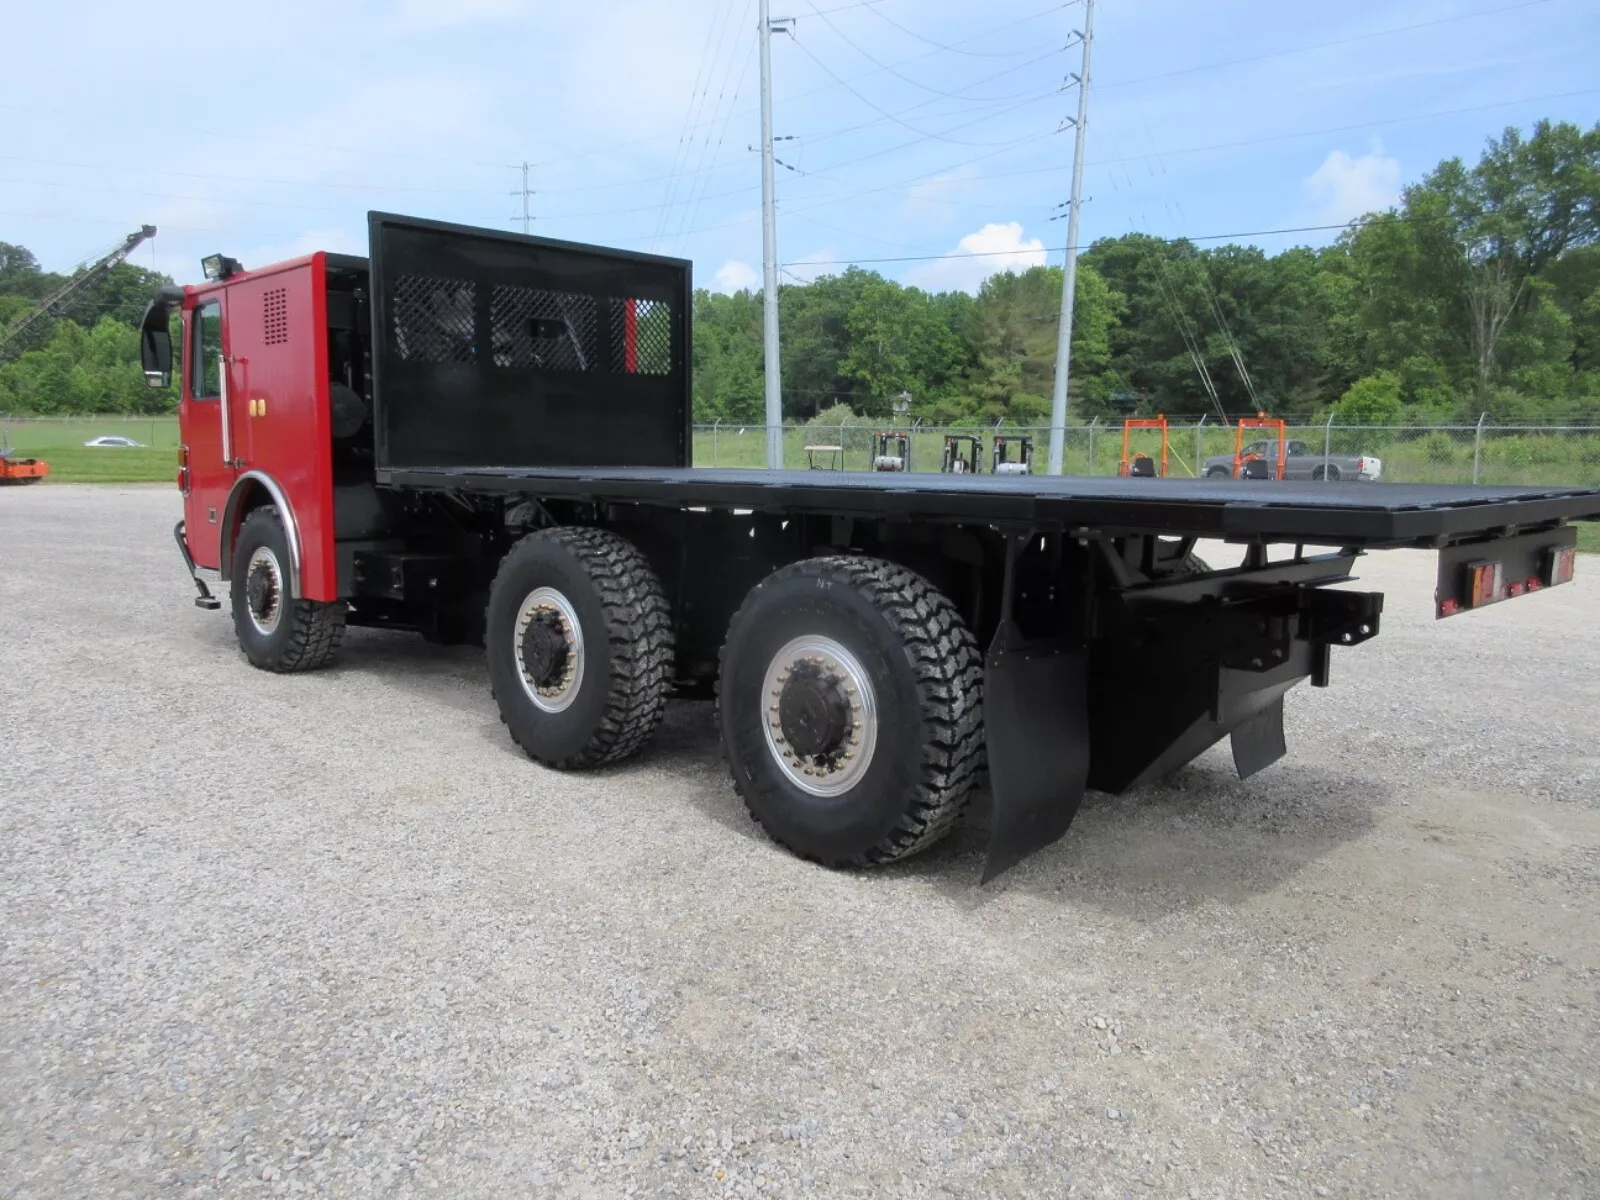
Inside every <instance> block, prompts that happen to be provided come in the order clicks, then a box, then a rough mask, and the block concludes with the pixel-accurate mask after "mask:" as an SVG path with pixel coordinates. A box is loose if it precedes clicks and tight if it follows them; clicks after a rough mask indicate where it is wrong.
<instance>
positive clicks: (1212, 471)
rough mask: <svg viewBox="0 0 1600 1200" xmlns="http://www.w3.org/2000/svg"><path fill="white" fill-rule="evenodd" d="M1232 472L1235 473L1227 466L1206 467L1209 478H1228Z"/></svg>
mask: <svg viewBox="0 0 1600 1200" xmlns="http://www.w3.org/2000/svg"><path fill="white" fill-rule="evenodd" d="M1231 474H1233V472H1231V471H1229V470H1228V468H1227V467H1207V468H1206V478H1207V479H1226V478H1228V476H1229V475H1231Z"/></svg>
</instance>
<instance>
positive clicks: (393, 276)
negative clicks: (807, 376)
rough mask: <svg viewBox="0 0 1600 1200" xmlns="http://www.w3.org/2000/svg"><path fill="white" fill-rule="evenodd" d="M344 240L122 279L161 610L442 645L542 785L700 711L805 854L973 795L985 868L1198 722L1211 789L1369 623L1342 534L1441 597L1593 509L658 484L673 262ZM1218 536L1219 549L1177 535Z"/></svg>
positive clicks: (1253, 757)
mask: <svg viewBox="0 0 1600 1200" xmlns="http://www.w3.org/2000/svg"><path fill="white" fill-rule="evenodd" d="M369 251H370V252H369V255H368V257H366V258H360V257H355V256H349V255H340V254H332V253H316V254H312V255H309V256H306V257H303V258H298V259H295V260H293V261H290V262H285V263H280V264H277V265H275V266H270V267H265V268H262V269H259V270H249V271H246V270H243V269H242V268H241V267H240V266H239V264H237V263H235V262H233V261H232V260H231V259H228V258H226V257H225V256H222V255H216V256H212V257H211V258H209V259H207V260H206V262H205V274H206V277H207V278H206V282H204V283H201V284H198V285H195V286H188V287H172V288H167V289H163V290H162V291H161V292H160V293H159V294H158V295H156V296H155V297H154V298H153V299H152V301H151V304H150V307H149V309H148V311H147V313H146V317H145V321H144V324H143V328H142V331H141V349H142V358H143V366H144V370H145V374H146V377H147V379H148V380H149V381H150V382H151V383H152V384H165V383H166V382H168V381H169V380H170V379H171V377H172V375H173V373H174V371H176V373H177V374H178V376H179V379H180V393H181V399H180V405H179V418H180V427H181V437H182V444H181V446H180V449H179V469H178V485H179V488H180V490H181V492H182V495H183V505H184V517H183V520H182V521H181V522H180V523H179V524H178V526H177V528H176V530H175V534H176V537H177V541H178V546H179V549H180V551H181V552H182V554H183V557H184V560H185V562H186V563H187V565H188V569H189V573H190V575H191V576H192V577H193V579H194V582H195V585H196V587H197V589H198V595H197V597H196V603H197V604H199V605H201V606H202V607H209V608H217V607H220V606H221V603H222V601H221V599H220V598H219V597H215V596H213V595H212V594H211V591H210V587H209V586H208V580H216V581H220V583H222V584H226V586H227V589H228V603H229V607H230V609H231V613H232V617H233V624H234V628H235V630H236V632H237V636H238V640H239V644H240V646H241V648H242V650H243V653H244V656H245V657H246V658H247V659H248V660H249V662H250V663H252V664H253V665H255V666H256V667H260V668H263V669H265V670H269V671H300V670H307V669H312V668H316V667H320V666H323V665H325V664H327V663H329V662H331V661H333V660H334V658H335V656H336V655H337V653H338V649H339V645H340V642H341V639H342V638H343V635H344V631H345V629H346V628H347V627H348V626H352V625H357V626H376V627H381V628H394V629H407V630H414V631H417V632H419V633H420V634H422V635H423V636H424V637H427V638H430V639H433V640H435V641H439V642H445V643H481V644H482V645H483V646H484V647H485V651H486V655H487V666H488V677H489V684H490V687H491V689H492V691H493V695H494V699H495V702H496V704H497V706H498V708H499V710H500V715H501V717H502V719H503V720H504V722H505V724H506V727H507V730H508V733H509V736H510V738H511V740H512V741H514V742H515V743H516V744H517V745H518V746H520V747H521V748H522V749H523V750H524V751H525V752H526V753H527V755H528V756H529V757H530V758H532V759H534V760H536V761H537V762H539V763H541V764H544V765H545V766H546V767H551V768H556V769H578V768H592V767H600V766H603V765H606V764H609V763H614V762H617V761H619V760H622V759H624V758H626V757H628V756H629V755H631V754H633V753H635V752H636V751H638V750H639V749H640V748H641V747H643V746H644V745H645V743H646V742H647V741H648V740H649V739H650V736H651V734H652V733H653V732H654V730H655V729H656V727H657V725H658V724H659V722H660V721H661V719H662V715H663V712H664V709H665V706H666V704H667V702H668V700H669V699H670V698H672V697H674V696H702V697H712V696H714V697H715V701H716V709H717V716H718V724H719V729H720V737H721V740H722V744H723V747H724V749H725V751H726V756H727V760H728V763H729V766H730V769H731V772H732V776H733V782H734V786H735V788H736V790H737V791H738V794H739V795H740V796H741V797H742V799H743V801H744V803H745V804H746V805H747V806H748V808H749V811H750V813H751V815H752V816H753V817H754V818H755V820H756V821H758V822H759V823H760V825H761V826H762V827H763V828H764V829H765V830H766V831H767V832H768V833H769V834H770V835H771V837H772V838H773V839H774V840H775V841H776V842H778V843H780V844H781V845H783V846H784V847H786V848H788V849H789V850H791V851H793V852H794V853H796V854H799V855H801V856H803V857H805V858H808V859H812V860H815V861H817V862H819V863H823V864H826V865H830V866H857V865H861V866H864V865H873V864H880V863H887V862H890V861H893V860H896V859H900V858H903V857H905V856H907V855H910V854H913V853H915V852H917V851H920V850H922V849H924V848H926V847H928V846H930V845H932V844H933V843H935V842H936V841H938V840H939V839H940V838H941V837H942V836H944V835H945V834H946V833H947V832H949V830H950V829H951V828H952V827H953V826H954V824H955V823H956V822H957V821H958V820H959V818H960V817H961V815H962V812H963V810H964V809H965V807H966V806H967V804H968V802H969V800H970V798H971V797H972V795H973V794H974V791H975V789H977V788H979V787H980V786H987V788H988V789H989V791H990V792H991V794H992V805H993V809H992V815H991V818H990V821H989V847H988V861H987V864H986V869H985V878H986V879H987V878H991V877H992V876H993V875H995V874H996V873H998V872H1000V871H1003V870H1005V869H1006V868H1008V867H1010V866H1012V865H1013V864H1015V863H1016V862H1018V861H1020V860H1021V859H1022V858H1023V857H1025V856H1026V855H1028V854H1029V853H1031V852H1032V851H1034V850H1036V849H1038V848H1039V847H1041V846H1044V845H1047V844H1049V843H1050V842H1052V841H1054V840H1056V839H1057V838H1059V837H1061V836H1062V835H1063V834H1064V833H1065V832H1066V830H1067V828H1068V826H1069V824H1070V823H1071V821H1072V818H1073V815H1074V813H1075V812H1076V810H1077V808H1078V806H1079V803H1080V801H1081V799H1082V797H1083V794H1084V790H1085V789H1086V788H1096V789H1100V790H1103V791H1107V792H1112V793H1117V792H1122V791H1125V790H1126V789H1128V788H1132V787H1135V786H1138V785H1140V784H1142V783H1145V782H1146V781H1149V780H1152V779H1156V778H1159V777H1161V776H1164V775H1167V774H1169V773H1170V772H1172V771H1174V770H1176V769H1177V768H1179V767H1181V766H1182V765H1183V764H1185V763H1187V762H1188V761H1190V760H1191V759H1193V758H1194V757H1195V756H1196V755H1198V754H1200V753H1201V752H1202V751H1204V750H1205V749H1207V748H1208V747H1210V746H1211V745H1213V744H1215V743H1216V742H1218V741H1220V740H1221V739H1222V738H1225V737H1226V738H1229V739H1230V741H1231V746H1232V752H1233V760H1234V763H1235V766H1236V768H1237V770H1238V773H1239V774H1240V776H1241V777H1243V776H1249V775H1251V774H1253V773H1254V772H1256V771H1259V770H1261V769H1262V768H1264V767H1266V766H1268V765H1270V764H1271V763H1273V762H1274V761H1276V760H1277V759H1278V758H1280V757H1281V756H1282V755H1283V754H1284V753H1285V744H1284V729H1283V706H1284V697H1285V695H1286V693H1288V692H1289V691H1290V689H1292V688H1293V687H1294V686H1295V685H1296V684H1298V683H1300V682H1302V681H1304V680H1309V681H1310V682H1311V684H1312V685H1313V686H1318V687H1321V686H1326V685H1327V684H1328V682H1329V679H1330V673H1331V659H1332V651H1333V649H1334V648H1335V647H1341V648H1342V647H1351V646H1355V645H1358V644H1360V643H1362V642H1365V641H1367V640H1368V639H1370V638H1372V637H1374V636H1376V635H1377V634H1378V632H1379V627H1380V621H1381V615H1382V609H1383V597H1382V595H1380V594H1376V593H1372V592H1363V591H1358V590H1352V589H1350V588H1349V587H1346V586H1339V585H1344V584H1346V583H1347V582H1348V581H1349V580H1350V579H1351V577H1352V571H1353V569H1354V567H1355V565H1356V563H1357V560H1358V559H1359V558H1360V556H1361V555H1362V554H1364V553H1366V552H1368V551H1372V550H1380V549H1387V548H1393V547H1421V548H1427V549H1431V550H1435V551H1437V553H1438V556H1439V572H1438V585H1437V595H1436V598H1435V603H1436V612H1437V614H1438V615H1439V616H1449V615H1453V614H1455V613H1457V612H1460V611H1462V610H1465V609H1469V608H1474V607H1480V606H1482V605H1484V604H1489V603H1494V602H1498V601H1502V600H1506V599H1511V598H1514V597H1519V596H1523V595H1525V594H1527V593H1529V592H1535V591H1539V590H1541V589H1543V588H1546V587H1550V586H1555V585H1558V584H1561V583H1564V582H1566V581H1567V580H1569V579H1570V578H1571V576H1572V573H1573V569H1574V562H1575V553H1576V551H1575V547H1576V528H1575V526H1574V524H1573V522H1575V521H1579V520H1595V519H1600V489H1592V488H1590V489H1583V488H1560V487H1538V488H1494V487H1476V486H1473V487H1467V486H1461V487H1453V486H1428V485H1403V484H1385V485H1381V486H1374V487H1369V488H1361V489H1350V488H1340V487H1337V486H1333V485H1330V484H1326V483H1322V482H1316V483H1312V482H1301V483H1296V482H1289V483H1285V484H1284V485H1282V486H1276V487H1273V488H1271V489H1265V488H1263V487H1262V486H1260V484H1259V483H1252V482H1250V481H1234V480H1228V481H1222V482H1212V481H1194V480H1173V479H1160V478H1115V479H1109V478H1072V477H1061V476H1040V475H989V474H976V473H973V474H933V473H928V474H920V475H919V474H915V473H879V472H861V473H848V472H817V471H809V472H808V471H762V470H725V469H707V468H696V467H694V466H693V465H692V437H691V433H692V426H691V420H692V418H691V412H690V362H691V353H690V324H689V322H690V313H691V311H692V303H691V300H692V293H691V273H690V264H689V263H687V262H684V261H681V260H676V259H670V258H662V257H657V256H650V255H642V254H633V253H625V252H621V251H615V250H606V249H601V248H598V247H593V246H583V245H577V244H573V243H566V242H559V241H553V240H550V239H543V238H535V237H528V236H524V235H518V234H512V233H503V232H498V231H493V230H485V229H476V228H471V227H464V226H457V225H449V224H444V223H440V222H436V221H427V220H421V219H417V218H410V217H403V216H398V215H394V214H387V213H372V214H370V215H369ZM173 313H177V314H180V315H181V318H182V324H181V330H182V332H181V334H180V335H179V343H178V344H179V345H180V346H181V352H178V351H175V349H174V343H173V337H172V334H171V324H170V317H171V315H172V314H173ZM1218 538H1220V539H1225V540H1227V541H1229V542H1233V543H1236V544H1239V545H1240V546H1242V547H1243V548H1244V556H1243V562H1242V564H1241V565H1240V566H1238V567H1235V568H1230V569H1220V570H1219V569H1212V568H1211V567H1209V566H1208V565H1207V564H1206V563H1204V562H1203V561H1201V560H1200V559H1199V558H1197V557H1196V555H1195V554H1194V548H1195V544H1196V542H1197V541H1198V540H1199V539H1218ZM1418 686H1426V685H1425V684H1424V683H1422V682H1419V684H1418ZM375 722H381V717H375Z"/></svg>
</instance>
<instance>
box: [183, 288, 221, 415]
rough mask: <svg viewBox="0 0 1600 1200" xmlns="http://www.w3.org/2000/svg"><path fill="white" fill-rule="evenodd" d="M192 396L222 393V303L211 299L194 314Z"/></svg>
mask: <svg viewBox="0 0 1600 1200" xmlns="http://www.w3.org/2000/svg"><path fill="white" fill-rule="evenodd" d="M189 328H190V335H191V336H192V337H193V339H194V341H193V342H192V343H191V345H190V347H189V396H190V398H191V399H194V400H216V399H219V398H220V397H221V396H222V305H220V304H218V303H217V302H216V301H215V300H211V301H208V302H207V303H205V304H202V305H200V306H198V307H197V308H196V309H195V310H194V316H193V317H191V318H190V325H189Z"/></svg>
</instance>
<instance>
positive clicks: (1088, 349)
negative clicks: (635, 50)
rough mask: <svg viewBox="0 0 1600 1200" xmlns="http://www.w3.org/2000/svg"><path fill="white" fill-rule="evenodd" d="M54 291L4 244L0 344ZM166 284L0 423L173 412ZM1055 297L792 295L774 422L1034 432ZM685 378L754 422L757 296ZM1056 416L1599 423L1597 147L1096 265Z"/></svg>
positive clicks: (729, 312) (36, 357) (888, 290)
mask: <svg viewBox="0 0 1600 1200" xmlns="http://www.w3.org/2000/svg"><path fill="white" fill-rule="evenodd" d="M62 282H63V278H62V277H60V276H56V275H51V274H49V273H47V272H43V271H41V270H40V269H39V265H38V263H37V261H35V259H34V257H33V255H32V254H30V253H29V252H28V251H27V250H26V249H24V248H22V247H20V246H14V245H10V244H8V243H4V242H0V329H3V328H4V327H5V326H6V325H7V324H9V323H10V322H12V321H14V320H16V319H17V318H18V317H20V316H21V315H22V314H24V313H25V312H26V311H28V310H29V309H30V308H32V307H35V306H37V304H38V302H39V301H40V299H41V298H42V297H44V296H46V295H48V294H49V293H50V292H51V291H52V290H53V289H54V288H56V287H58V286H60V284H61V283H62ZM166 282H168V280H166V278H165V277H164V276H159V275H157V274H155V273H154V272H151V271H146V270H143V269H141V268H138V267H134V266H132V265H130V264H126V263H124V264H122V265H121V266H118V267H116V268H114V269H113V270H112V271H110V272H109V273H108V274H107V275H106V277H105V278H104V279H102V280H100V281H98V282H97V283H96V284H95V285H94V286H92V287H90V288H87V289H85V291H84V292H83V293H81V294H80V295H79V296H77V297H75V298H74V300H73V301H72V302H71V303H69V304H68V305H67V306H66V307H65V309H64V311H63V312H62V313H61V314H60V316H59V317H57V318H56V319H53V320H51V321H49V322H42V323H40V324H41V326H42V329H41V330H40V333H39V336H38V337H37V338H35V339H34V340H35V343H36V344H34V345H31V346H30V347H28V348H27V349H26V350H25V352H23V353H22V354H20V356H12V355H10V354H9V352H8V355H7V357H8V359H9V361H6V362H5V363H4V365H0V411H10V412H31V413H74V412H161V411H170V410H171V408H172V407H173V406H174V404H175V396H174V395H173V393H172V391H171V390H170V389H168V390H162V391H151V390H149V389H147V388H146V387H145V386H144V383H143V379H142V377H141V375H140V371H139V368H138V341H137V335H136V333H135V325H136V323H137V320H138V318H139V316H140V314H141V312H142V311H143V306H144V303H145V301H146V300H147V299H148V297H149V296H150V294H151V293H152V292H153V291H154V290H155V289H156V288H157V287H158V286H160V285H161V284H163V283H166ZM1060 298H1061V270H1060V268H1058V267H1034V268H1032V269H1030V270H1026V271H1022V272H1016V273H1001V274H997V275H994V276H991V277H990V278H989V279H988V280H987V281H986V282H985V283H984V284H983V286H982V287H981V288H980V289H979V291H978V294H977V295H976V296H971V295H968V294H966V293H964V292H926V291H923V290H920V289H918V288H915V287H907V286H905V285H903V284H900V283H897V282H895V281H893V280H890V279H885V278H884V277H883V276H881V275H879V274H877V273H876V272H874V271H868V270H863V269H861V268H858V267H852V268H850V269H849V270H846V271H844V272H843V273H841V274H837V275H829V276H824V277H822V278H820V279H817V280H816V281H814V282H812V283H809V284H803V285H801V284H796V285H791V286H786V287H784V288H783V290H782V294H781V297H780V309H781V314H782V324H781V329H782V349H783V390H784V415H785V418H786V419H788V420H790V421H797V422H800V421H806V420H809V419H812V418H813V417H816V416H817V415H818V414H820V413H822V412H824V411H825V410H836V409H838V407H839V406H846V407H848V409H849V410H850V412H852V413H854V414H857V415H859V416H862V417H870V418H875V419H876V418H884V417H887V416H888V415H889V414H890V413H892V412H893V411H894V408H895V404H896V401H897V399H898V398H900V397H902V396H904V397H908V399H909V403H910V406H911V412H912V414H913V415H915V416H918V417H921V418H923V419H924V420H926V421H929V422H933V423H939V424H947V423H963V422H972V423H984V424H992V423H994V422H996V421H1008V422H1013V423H1018V424H1037V423H1040V422H1043V421H1045V420H1047V419H1048V414H1049V395H1050V391H1051V382H1052V380H1053V378H1054V373H1055V358H1056V332H1057V328H1058V320H1059V316H1058V314H1059V308H1060ZM693 358H694V361H693V375H694V411H695V417H696V419H697V420H700V421H706V422H710V421H716V420H722V421H724V422H732V423H738V424H755V423H759V422H760V421H761V420H762V419H763V416H762V414H763V412H764V404H763V400H762V396H763V386H762V338H761V297H760V294H759V293H756V292H750V291H745V292H737V293H734V294H733V295H722V294H718V293H714V292H709V291H704V290H702V291H699V292H697V293H696V294H695V298H694V346H693ZM1071 403H1072V413H1073V416H1074V419H1079V418H1088V417H1090V416H1095V415H1099V416H1119V415H1123V414H1149V413H1156V412H1165V413H1172V414H1178V413H1183V414H1197V413H1201V412H1206V411H1214V410H1215V409H1216V408H1218V407H1220V408H1221V409H1222V410H1223V411H1225V412H1227V413H1229V414H1231V415H1238V414H1243V413H1251V412H1254V411H1256V410H1258V409H1265V410H1267V411H1269V412H1272V413H1275V414H1278V415H1284V416H1308V415H1311V414H1314V413H1326V412H1328V411H1330V410H1332V411H1334V412H1336V413H1337V414H1338V415H1339V417H1340V419H1341V420H1342V421H1343V422H1345V423H1350V424H1368V423H1374V424H1382V423H1393V422H1398V421H1416V422H1419V423H1432V422H1438V421H1446V420H1458V421H1461V420H1465V421H1473V420H1476V419H1477V415H1478V414H1479V413H1480V412H1484V411H1488V412H1490V413H1491V414H1492V415H1493V416H1494V417H1495V419H1496V420H1499V421H1502V422H1517V421H1534V422H1536V421H1550V420H1561V419H1574V418H1576V419H1589V420H1600V125H1596V126H1595V127H1593V128H1592V129H1589V130H1587V131H1585V130H1583V129H1581V128H1579V127H1578V126H1576V125H1572V124H1567V123H1553V122H1549V121H1542V122H1539V123H1538V124H1537V125H1535V126H1534V128H1533V130H1532V131H1531V132H1530V133H1527V134H1524V133H1523V132H1522V131H1520V130H1517V129H1507V130H1506V131H1505V132H1504V133H1503V134H1502V135H1501V136H1499V137H1498V138H1494V139H1491V140H1490V141H1489V142H1488V144H1487V146H1486V147H1485V149H1484V151H1483V153H1482V155H1481V156H1480V158H1479V160H1478V162H1477V163H1476V164H1475V165H1472V166H1468V165H1467V164H1466V163H1465V162H1463V161H1462V160H1460V159H1448V160H1446V161H1444V162H1442V163H1440V164H1439V165H1438V166H1437V167H1435V168H1434V169H1433V170H1432V171H1430V172H1429V173H1428V174H1427V175H1425V176H1424V177H1423V178H1422V179H1421V180H1419V181H1418V182H1416V183H1414V184H1412V185H1411V186H1410V187H1408V188H1406V189H1405V191H1404V193H1403V195H1402V198H1401V201H1400V203H1399V204H1398V205H1396V206H1395V207H1394V208H1392V209H1390V210H1389V211H1387V212H1383V213H1375V214H1371V215H1369V216H1367V217H1364V218H1362V219H1361V220H1359V221H1356V222H1353V223H1352V225H1351V227H1350V228H1349V229H1348V230H1346V231H1345V232H1344V233H1343V234H1342V235H1341V236H1340V237H1339V238H1338V239H1337V241H1335V242H1334V243H1333V244H1332V245H1329V246H1326V247H1323V248H1321V249H1313V248H1308V247H1297V248H1294V249H1290V250H1286V251H1283V252H1282V253H1279V254H1272V255H1269V254H1266V253H1264V252H1262V251H1261V250H1259V249H1256V248H1255V247H1251V246H1238V245H1227V246H1221V247H1213V248H1201V247H1198V246H1196V245H1195V244H1193V243H1191V242H1188V241H1184V240H1177V241H1166V240H1162V239H1158V238H1153V237H1149V236H1146V235H1142V234H1130V235H1127V236H1124V237H1118V238H1108V239H1104V240H1101V241H1098V242H1095V243H1094V244H1093V245H1092V246H1091V247H1090V248H1089V249H1088V250H1086V251H1085V253H1084V254H1083V256H1082V257H1081V259H1080V265H1079V273H1078V295H1077V315H1076V319H1075V321H1074V329H1073V351H1072V379H1071ZM828 419H830V420H838V419H840V413H839V412H837V411H836V412H832V413H830V415H829V418H828Z"/></svg>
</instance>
